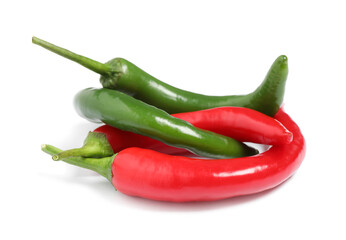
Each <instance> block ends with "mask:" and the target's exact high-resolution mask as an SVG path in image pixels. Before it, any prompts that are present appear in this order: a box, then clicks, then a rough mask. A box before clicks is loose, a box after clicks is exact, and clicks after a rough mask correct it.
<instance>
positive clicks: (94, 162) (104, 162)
mask: <svg viewBox="0 0 346 240" xmlns="http://www.w3.org/2000/svg"><path fill="white" fill-rule="evenodd" d="M41 149H42V151H43V152H45V153H48V154H49V155H51V156H54V155H56V154H59V153H60V152H62V150H60V149H59V148H56V147H54V146H51V145H48V144H43V145H42V146H41ZM115 156H116V154H115V155H112V156H110V157H104V158H84V157H80V156H79V157H77V156H76V157H70V158H66V159H61V160H62V161H64V162H66V163H69V164H72V165H75V166H78V167H82V168H86V169H90V170H93V171H95V172H97V173H99V174H100V175H102V176H104V177H105V178H107V179H108V180H109V181H110V182H112V164H113V160H114V157H115Z"/></svg>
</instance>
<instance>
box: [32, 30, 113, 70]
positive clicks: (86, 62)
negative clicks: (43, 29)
mask: <svg viewBox="0 0 346 240" xmlns="http://www.w3.org/2000/svg"><path fill="white" fill-rule="evenodd" d="M32 42H33V43H34V44H37V45H39V46H41V47H44V48H46V49H48V50H49V51H51V52H54V53H56V54H58V55H60V56H63V57H65V58H67V59H70V60H72V61H74V62H76V63H79V64H81V65H82V66H84V67H86V68H88V69H90V70H92V71H94V72H97V73H99V74H101V75H110V74H111V66H109V65H107V64H103V63H100V62H97V61H95V60H92V59H90V58H87V57H84V56H81V55H78V54H76V53H73V52H71V51H69V50H67V49H64V48H61V47H58V46H55V45H53V44H51V43H49V42H46V41H44V40H42V39H39V38H37V37H32Z"/></svg>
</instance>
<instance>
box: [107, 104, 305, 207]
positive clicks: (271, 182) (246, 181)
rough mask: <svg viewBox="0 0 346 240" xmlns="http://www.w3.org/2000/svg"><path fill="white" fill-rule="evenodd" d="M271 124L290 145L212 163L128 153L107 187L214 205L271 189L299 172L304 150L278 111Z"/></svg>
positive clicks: (137, 150) (294, 127)
mask: <svg viewBox="0 0 346 240" xmlns="http://www.w3.org/2000/svg"><path fill="white" fill-rule="evenodd" d="M275 119H277V120H278V121H280V122H281V123H282V124H283V125H284V126H285V127H286V128H287V129H288V130H289V131H291V132H292V133H293V141H292V142H291V143H289V144H286V145H278V146H273V147H271V148H270V149H269V150H268V151H266V152H264V153H261V154H259V155H256V156H251V157H243V158H235V159H219V160H212V161H211V160H204V159H191V158H187V157H182V156H171V155H167V154H163V153H158V152H156V151H153V150H148V149H141V148H135V147H134V148H127V149H125V150H123V151H121V152H119V153H118V154H117V155H116V156H115V158H114V161H113V164H112V183H113V185H114V187H115V188H116V189H117V190H118V191H120V192H122V193H124V194H127V195H131V196H139V197H143V198H149V199H154V200H161V201H173V202H186V201H210V200H218V199H224V198H229V197H233V196H239V195H246V194H252V193H257V192H261V191H264V190H267V189H270V188H273V187H275V186H277V185H279V184H280V183H282V182H283V181H285V180H286V179H288V178H289V177H290V176H291V175H292V174H293V173H294V172H295V171H296V170H297V169H298V167H299V166H300V164H301V162H302V160H303V158H304V156H305V149H306V146H305V140H304V137H303V135H302V133H301V132H300V129H299V127H298V126H297V125H296V124H295V123H294V122H293V120H292V119H291V118H290V117H289V116H288V115H287V114H286V113H285V112H284V111H283V110H282V109H281V110H280V111H279V112H278V113H277V114H276V115H275ZM220 125H221V124H220ZM220 129H221V128H220ZM222 129H225V131H226V127H225V128H222Z"/></svg>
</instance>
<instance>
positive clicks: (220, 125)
mask: <svg viewBox="0 0 346 240" xmlns="http://www.w3.org/2000/svg"><path fill="white" fill-rule="evenodd" d="M172 116H173V117H176V118H180V119H182V120H184V121H187V122H189V123H191V124H192V125H194V126H195V127H198V128H201V129H204V130H208V131H211V132H215V133H219V134H222V135H225V136H228V137H231V138H234V139H236V140H238V141H241V142H254V143H261V144H267V145H281V144H288V143H290V142H291V141H292V133H291V132H289V131H288V130H287V129H286V128H285V127H284V126H283V125H282V124H281V123H280V122H278V121H277V120H275V119H274V118H271V117H268V116H267V115H264V114H263V113H260V112H257V111H255V110H252V109H249V108H241V107H219V108H213V109H207V110H201V111H196V112H188V113H176V114H172ZM94 132H98V133H104V134H105V135H106V137H107V139H108V142H109V143H110V145H111V146H112V148H113V151H114V152H119V151H121V150H124V149H125V148H129V147H140V148H147V149H152V150H156V151H158V152H162V153H166V154H174V155H182V154H183V155H186V150H185V149H182V148H175V147H171V146H168V145H166V144H164V143H162V142H160V141H157V140H155V139H152V138H149V137H146V136H142V135H138V134H135V133H132V132H128V131H123V130H120V129H117V128H114V127H112V126H109V125H103V126H101V127H98V128H97V129H95V130H94Z"/></svg>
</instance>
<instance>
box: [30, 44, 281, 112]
mask: <svg viewBox="0 0 346 240" xmlns="http://www.w3.org/2000/svg"><path fill="white" fill-rule="evenodd" d="M32 42H33V43H35V44H37V45H39V46H42V47H44V48H46V49H48V50H50V51H52V52H55V53H57V54H59V55H61V56H63V57H65V58H68V59H70V60H72V61H75V62H77V63H79V64H81V65H83V66H84V67H86V68H89V69H90V70H92V71H95V72H97V73H99V74H101V78H100V81H101V84H102V86H103V87H104V88H109V89H116V90H119V91H122V92H124V93H127V94H129V95H131V96H133V97H134V98H137V99H140V100H142V101H144V102H146V103H148V104H150V105H153V106H156V107H158V108H160V109H163V110H165V111H166V112H168V113H181V112H192V111H197V110H203V109H210V108H215V107H222V106H236V107H246V108H251V109H254V110H257V111H259V112H262V113H264V114H266V115H269V116H274V115H275V113H276V112H277V111H278V110H279V108H280V106H281V104H282V102H283V97H284V93H285V84H286V79H287V75H288V65H287V57H286V56H284V55H281V56H279V57H278V58H277V59H276V60H275V61H274V63H273V64H272V66H271V68H270V69H269V71H268V73H267V75H266V77H265V79H264V80H263V82H262V84H261V85H260V86H259V87H258V88H257V89H256V90H255V91H253V92H252V93H249V94H246V95H230V96H207V95H202V94H197V93H193V92H189V91H185V90H182V89H178V88H175V87H173V86H170V85H168V84H166V83H164V82H162V81H160V80H158V79H156V78H155V77H153V76H151V75H149V74H148V73H146V72H145V71H143V70H142V69H140V68H138V67H137V66H136V65H134V64H133V63H131V62H129V61H127V60H125V59H122V58H114V59H112V60H110V61H109V62H107V63H105V64H102V63H100V62H97V61H94V60H91V59H89V58H86V57H84V56H81V55H78V54H75V53H73V52H70V51H68V50H66V49H63V48H61V47H58V46H55V45H53V44H51V43H48V42H46V41H43V40H41V39H39V38H36V37H33V38H32Z"/></svg>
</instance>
